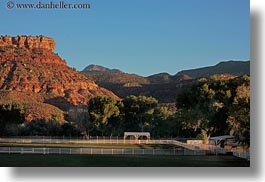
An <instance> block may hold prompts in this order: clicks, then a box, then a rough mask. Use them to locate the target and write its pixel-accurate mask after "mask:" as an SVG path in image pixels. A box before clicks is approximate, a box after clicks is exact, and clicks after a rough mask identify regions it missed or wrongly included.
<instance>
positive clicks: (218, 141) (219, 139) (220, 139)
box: [209, 135, 234, 148]
mask: <svg viewBox="0 0 265 182" xmlns="http://www.w3.org/2000/svg"><path fill="white" fill-rule="evenodd" d="M209 140H210V143H213V144H214V145H215V146H217V145H220V147H222V148H224V147H225V145H226V144H227V142H229V141H230V142H231V141H233V142H234V137H233V136H230V135H223V136H216V137H211V138H210V139H209Z"/></svg>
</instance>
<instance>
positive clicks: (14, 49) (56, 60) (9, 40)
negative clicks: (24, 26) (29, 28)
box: [0, 36, 66, 65]
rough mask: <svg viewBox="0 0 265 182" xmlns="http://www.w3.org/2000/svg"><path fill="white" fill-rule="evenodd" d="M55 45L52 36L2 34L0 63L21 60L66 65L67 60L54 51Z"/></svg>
mask: <svg viewBox="0 0 265 182" xmlns="http://www.w3.org/2000/svg"><path fill="white" fill-rule="evenodd" d="M55 45H56V43H55V41H54V40H53V39H52V38H49V37H44V36H16V37H10V36H1V37H0V63H1V62H6V61H17V60H21V61H32V62H40V63H46V64H56V65H66V62H65V61H64V60H62V59H61V58H60V57H59V56H58V55H57V54H55V53H54V47H55Z"/></svg>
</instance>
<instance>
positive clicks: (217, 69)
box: [177, 61, 250, 78]
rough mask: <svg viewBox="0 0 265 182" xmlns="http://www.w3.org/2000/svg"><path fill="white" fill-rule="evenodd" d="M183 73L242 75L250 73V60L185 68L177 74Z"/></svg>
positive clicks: (191, 75)
mask: <svg viewBox="0 0 265 182" xmlns="http://www.w3.org/2000/svg"><path fill="white" fill-rule="evenodd" d="M183 74H186V75H189V76H190V77H192V78H199V77H208V76H211V75H215V74H230V75H235V76H241V75H244V74H250V61H227V62H220V63H218V64H216V65H215V66H209V67H204V68H198V69H191V70H184V71H180V72H178V73H177V75H183Z"/></svg>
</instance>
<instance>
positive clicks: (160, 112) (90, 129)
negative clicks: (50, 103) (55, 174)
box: [68, 96, 174, 137]
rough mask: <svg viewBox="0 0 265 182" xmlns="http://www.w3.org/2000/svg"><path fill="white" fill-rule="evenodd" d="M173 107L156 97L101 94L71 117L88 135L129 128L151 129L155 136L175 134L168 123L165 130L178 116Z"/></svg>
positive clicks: (106, 134) (121, 131) (118, 132)
mask: <svg viewBox="0 0 265 182" xmlns="http://www.w3.org/2000/svg"><path fill="white" fill-rule="evenodd" d="M169 108H170V106H167V105H159V104H158V101H157V100H156V99H155V98H153V97H146V96H138V97H136V96H128V97H126V98H125V99H124V100H123V101H120V102H119V101H116V100H115V99H113V98H111V97H104V96H98V97H94V98H92V99H90V101H89V103H88V107H87V108H84V107H75V108H73V109H71V110H70V111H69V112H68V117H69V118H68V119H69V120H70V121H72V122H73V123H76V124H77V126H78V128H80V130H81V133H82V134H83V135H85V136H89V135H105V136H112V135H118V136H122V135H123V133H124V132H125V131H150V132H151V133H152V136H161V137H162V136H172V133H170V132H169V130H166V129H165V127H164V130H163V126H164V125H166V124H167V123H168V122H170V121H171V120H170V117H173V116H174V112H172V111H170V110H169ZM170 134H171V135H170Z"/></svg>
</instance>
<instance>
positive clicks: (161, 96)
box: [82, 61, 250, 103]
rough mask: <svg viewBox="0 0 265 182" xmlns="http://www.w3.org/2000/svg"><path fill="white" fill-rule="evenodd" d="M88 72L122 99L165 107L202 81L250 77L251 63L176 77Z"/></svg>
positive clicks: (91, 68) (223, 64)
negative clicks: (141, 98)
mask: <svg viewBox="0 0 265 182" xmlns="http://www.w3.org/2000/svg"><path fill="white" fill-rule="evenodd" d="M87 68H89V69H87ZM87 68H86V69H84V70H83V71H82V73H84V74H85V75H86V76H87V77H88V78H90V79H92V80H94V81H95V82H96V83H97V84H99V85H100V86H102V87H104V88H107V89H109V90H111V91H113V92H114V93H115V94H117V95H118V96H119V97H121V98H124V97H126V96H128V95H147V96H153V97H156V98H157V99H158V100H159V102H163V103H165V102H175V99H176V95H177V93H179V92H181V90H182V89H183V88H185V87H189V86H190V85H191V84H192V83H194V82H195V81H196V80H197V79H198V78H200V77H209V76H211V75H220V76H219V78H220V79H229V78H233V77H234V76H240V75H244V74H249V73H250V62H249V61H246V62H244V61H228V62H221V63H219V64H217V65H215V66H211V67H205V68H199V69H193V70H186V71H181V72H178V73H177V74H175V75H170V74H168V73H159V74H155V75H151V76H148V77H142V76H139V75H136V74H128V73H124V72H122V71H120V70H119V71H118V72H115V71H113V69H109V68H105V67H102V66H98V65H90V66H88V67H87ZM99 68H100V69H99ZM114 70H115V69H114Z"/></svg>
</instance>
